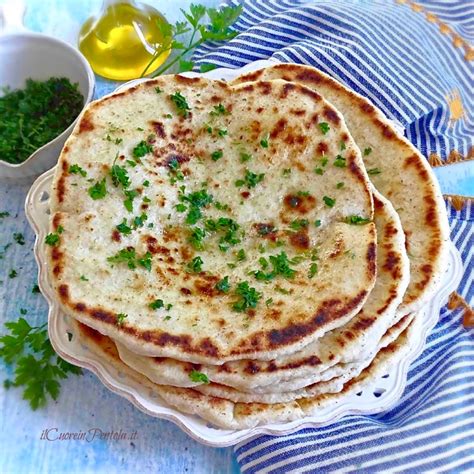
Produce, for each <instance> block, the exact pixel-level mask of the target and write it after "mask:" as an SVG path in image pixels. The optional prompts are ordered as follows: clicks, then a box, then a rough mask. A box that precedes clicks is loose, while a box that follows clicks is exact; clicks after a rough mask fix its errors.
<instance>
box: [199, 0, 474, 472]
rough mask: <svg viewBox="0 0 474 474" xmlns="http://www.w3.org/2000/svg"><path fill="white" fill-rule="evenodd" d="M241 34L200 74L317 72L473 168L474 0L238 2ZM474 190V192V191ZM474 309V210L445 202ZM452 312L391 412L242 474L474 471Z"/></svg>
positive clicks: (471, 352)
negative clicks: (259, 67)
mask: <svg viewBox="0 0 474 474" xmlns="http://www.w3.org/2000/svg"><path fill="white" fill-rule="evenodd" d="M227 3H228V4H233V5H236V4H238V3H242V5H243V7H244V10H243V13H242V15H241V17H240V18H239V20H238V21H237V23H236V24H235V29H236V30H237V31H238V32H239V34H238V36H236V37H235V38H234V39H233V40H232V41H230V42H228V43H226V44H225V45H218V44H207V45H205V46H203V47H201V48H200V49H199V50H198V51H197V52H196V54H195V59H196V60H197V62H198V63H212V64H215V65H217V66H222V67H231V68H232V67H233V68H237V67H241V66H244V65H245V64H248V63H249V62H252V61H255V60H257V59H265V58H275V59H278V60H279V61H283V62H297V63H304V64H310V65H313V66H316V67H318V68H319V69H321V70H323V71H324V72H326V73H328V74H329V75H331V76H333V77H334V78H336V79H338V80H339V81H341V82H342V83H344V84H346V85H348V86H349V87H351V88H352V89H354V90H355V91H357V92H359V93H361V94H363V95H364V96H367V97H369V98H370V99H371V100H372V101H373V102H374V103H375V104H376V105H377V106H378V107H380V108H381V109H382V110H383V111H384V112H385V113H386V114H387V115H388V116H389V117H390V118H392V119H394V120H396V121H398V122H399V123H400V124H401V125H402V126H403V127H404V128H405V131H406V132H405V133H406V136H407V137H408V139H409V140H410V141H411V142H412V143H413V144H414V145H415V146H416V147H418V149H419V150H420V151H421V152H422V153H423V154H424V155H425V156H426V157H429V156H430V155H431V154H432V153H436V155H437V156H438V157H439V158H440V159H441V160H443V161H446V160H447V159H449V156H450V154H451V155H452V154H453V153H455V154H457V156H458V157H459V156H462V157H465V158H466V157H471V158H472V150H471V147H472V146H473V137H474V120H473V111H474V107H473V101H474V96H473V92H472V89H473V77H474V74H473V72H474V70H473V59H474V58H473V56H474V51H473V49H472V47H471V46H470V42H472V41H473V39H474V4H473V3H472V2H471V1H469V0H451V1H446V0H444V1H442V0H438V1H434V0H428V1H419V2H416V3H415V2H412V1H408V0H398V1H395V0H358V1H357V0H352V1H351V0H340V1H337V0H320V1H316V0H307V1H303V0H301V1H297V0H294V1H289V0H273V1H271V0H269V1H267V0H247V1H243V2H239V1H237V0H232V1H228V2H227ZM473 191H474V190H473ZM446 205H447V210H448V215H449V220H450V225H451V238H452V240H453V242H454V243H455V245H456V246H457V248H458V249H459V250H460V252H461V255H462V259H463V262H464V268H465V274H464V276H463V278H462V281H461V284H460V287H459V289H458V292H459V293H460V294H461V295H462V296H463V297H464V298H465V299H466V300H467V301H468V303H470V304H472V301H473V298H474V282H473V269H474V249H473V242H474V231H473V222H472V221H473V219H474V206H473V205H472V202H471V203H469V202H467V203H466V204H465V205H464V207H463V208H462V210H461V211H457V210H456V209H455V208H454V207H452V206H451V204H450V203H449V202H447V203H446ZM461 319H462V315H461V310H460V309H455V310H449V309H448V308H447V307H445V308H443V309H442V311H441V315H440V321H439V323H438V325H437V326H436V328H435V329H434V331H433V332H432V334H431V335H430V336H429V338H428V344H427V347H426V350H425V351H424V353H423V354H422V356H420V357H419V359H418V360H417V361H416V362H415V363H414V364H413V366H412V367H411V370H410V373H409V379H408V385H407V388H406V390H405V393H404V395H403V397H402V399H401V400H400V402H399V403H398V404H397V406H396V407H394V408H393V409H392V410H390V411H389V412H385V413H382V414H379V415H375V416H349V417H346V418H344V419H343V420H341V421H339V422H338V423H335V424H333V425H330V426H327V427H325V428H319V429H304V430H301V431H299V432H297V433H295V434H293V435H289V436H284V437H270V436H262V437H259V438H256V439H253V440H251V441H248V442H244V443H241V444H240V445H238V446H237V447H236V449H235V452H236V455H237V460H238V463H239V465H240V467H241V469H242V471H243V472H246V473H247V472H248V473H254V472H275V473H279V472H285V473H286V472H306V471H310V472H311V471H312V472H328V471H335V470H337V471H344V472H346V471H353V472H394V471H406V472H426V471H436V472H445V471H447V472H465V471H470V472H474V331H473V330H468V329H465V328H464V327H463V326H462V322H461Z"/></svg>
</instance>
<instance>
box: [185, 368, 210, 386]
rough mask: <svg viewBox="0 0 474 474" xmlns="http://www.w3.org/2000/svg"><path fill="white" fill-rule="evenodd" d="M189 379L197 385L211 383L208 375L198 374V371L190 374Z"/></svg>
mask: <svg viewBox="0 0 474 474" xmlns="http://www.w3.org/2000/svg"><path fill="white" fill-rule="evenodd" d="M189 378H190V379H191V381H192V382H195V383H204V384H208V383H209V378H208V376H207V375H206V374H203V373H202V372H198V371H197V370H192V371H191V372H190V373H189Z"/></svg>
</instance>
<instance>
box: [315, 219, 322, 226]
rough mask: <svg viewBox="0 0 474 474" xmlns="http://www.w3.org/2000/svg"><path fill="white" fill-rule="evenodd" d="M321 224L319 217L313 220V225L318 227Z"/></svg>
mask: <svg viewBox="0 0 474 474" xmlns="http://www.w3.org/2000/svg"><path fill="white" fill-rule="evenodd" d="M320 226H321V220H320V219H316V220H315V221H314V227H320Z"/></svg>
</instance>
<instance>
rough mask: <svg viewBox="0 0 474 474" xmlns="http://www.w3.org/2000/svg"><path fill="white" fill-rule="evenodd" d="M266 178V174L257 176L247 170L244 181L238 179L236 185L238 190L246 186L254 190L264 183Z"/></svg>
mask: <svg viewBox="0 0 474 474" xmlns="http://www.w3.org/2000/svg"><path fill="white" fill-rule="evenodd" d="M264 177H265V173H261V174H256V173H252V171H249V170H246V171H245V177H244V179H238V180H237V181H236V182H235V185H236V186H237V187H238V188H240V187H241V186H244V185H246V186H247V187H248V188H249V189H252V188H254V187H255V186H257V184H258V183H260V182H262V181H263V178H264Z"/></svg>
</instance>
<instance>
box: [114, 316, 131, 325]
mask: <svg viewBox="0 0 474 474" xmlns="http://www.w3.org/2000/svg"><path fill="white" fill-rule="evenodd" d="M116 318H117V326H122V325H123V323H124V321H125V319H127V318H128V314H125V313H119V314H117V316H116Z"/></svg>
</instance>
